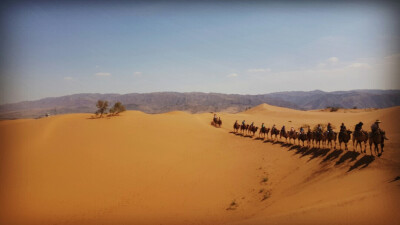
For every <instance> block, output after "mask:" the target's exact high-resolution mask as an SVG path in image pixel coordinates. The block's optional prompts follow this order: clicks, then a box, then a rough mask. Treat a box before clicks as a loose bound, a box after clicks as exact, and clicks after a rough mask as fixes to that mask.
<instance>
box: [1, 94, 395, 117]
mask: <svg viewBox="0 0 400 225" xmlns="http://www.w3.org/2000/svg"><path fill="white" fill-rule="evenodd" d="M99 99H101V100H107V101H109V102H110V103H114V102H116V101H121V102H122V103H123V104H124V105H125V106H126V108H127V109H128V110H139V111H143V112H146V113H163V112H168V111H173V110H180V111H187V112H191V113H200V112H220V111H224V112H230V113H235V112H240V111H243V110H246V109H248V108H251V107H253V106H256V105H259V104H262V103H267V104H270V105H275V106H281V107H287V108H292V109H301V110H310V109H319V108H326V107H332V106H333V107H342V108H353V107H357V108H386V107H392V106H398V105H400V90H353V91H336V92H323V91H319V90H316V91H310V92H303V91H293V92H276V93H270V94H262V95H238V94H220V93H200V92H190V93H178V92H155V93H145V94H138V93H132V94H123V95H121V94H74V95H68V96H62V97H51V98H44V99H40V100H36V101H24V102H19V103H13V104H4V105H0V118H1V119H14V118H32V117H33V118H35V117H40V116H43V115H44V114H46V113H50V114H65V113H84V112H86V113H90V112H94V111H95V110H96V106H95V104H96V101H97V100H99Z"/></svg>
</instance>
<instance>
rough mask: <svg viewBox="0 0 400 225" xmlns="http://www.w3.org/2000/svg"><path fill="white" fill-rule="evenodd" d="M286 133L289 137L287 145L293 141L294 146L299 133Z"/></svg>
mask: <svg viewBox="0 0 400 225" xmlns="http://www.w3.org/2000/svg"><path fill="white" fill-rule="evenodd" d="M287 133H288V134H287V135H288V137H289V143H292V142H291V141H290V140H291V139H293V144H296V139H297V138H298V136H299V133H297V132H296V131H289V132H287Z"/></svg>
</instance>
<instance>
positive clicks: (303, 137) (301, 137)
mask: <svg viewBox="0 0 400 225" xmlns="http://www.w3.org/2000/svg"><path fill="white" fill-rule="evenodd" d="M306 140H308V137H307V134H306V133H304V132H303V133H299V135H298V142H299V145H300V141H302V143H303V147H304V141H306Z"/></svg>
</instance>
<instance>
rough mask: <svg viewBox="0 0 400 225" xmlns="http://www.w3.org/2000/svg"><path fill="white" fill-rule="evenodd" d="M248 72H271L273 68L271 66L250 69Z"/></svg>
mask: <svg viewBox="0 0 400 225" xmlns="http://www.w3.org/2000/svg"><path fill="white" fill-rule="evenodd" d="M247 72H249V73H259V72H271V69H270V68H265V69H248V70H247Z"/></svg>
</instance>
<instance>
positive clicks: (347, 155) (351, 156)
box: [335, 151, 360, 165]
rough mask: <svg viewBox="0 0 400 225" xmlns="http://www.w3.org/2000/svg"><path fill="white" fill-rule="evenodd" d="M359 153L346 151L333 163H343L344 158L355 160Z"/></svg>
mask: <svg viewBox="0 0 400 225" xmlns="http://www.w3.org/2000/svg"><path fill="white" fill-rule="evenodd" d="M359 155H360V153H359V152H354V151H348V152H346V153H345V154H344V155H342V157H340V159H339V160H338V161H337V162H336V163H335V165H340V164H342V163H344V162H345V161H346V160H348V159H350V162H352V161H354V160H356V158H357V157H358V156H359Z"/></svg>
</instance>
